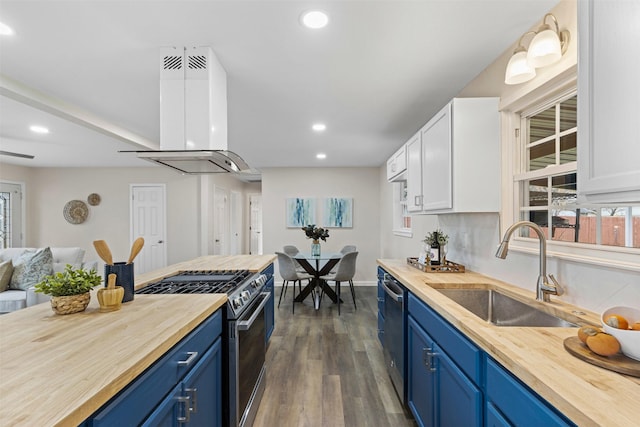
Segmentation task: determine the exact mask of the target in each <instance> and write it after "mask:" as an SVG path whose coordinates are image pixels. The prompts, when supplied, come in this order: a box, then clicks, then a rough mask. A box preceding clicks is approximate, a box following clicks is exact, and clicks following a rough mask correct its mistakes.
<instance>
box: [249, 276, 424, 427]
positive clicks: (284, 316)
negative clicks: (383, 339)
mask: <svg viewBox="0 0 640 427" xmlns="http://www.w3.org/2000/svg"><path fill="white" fill-rule="evenodd" d="M343 288H344V289H343V290H344V292H342V299H343V300H344V304H342V305H341V315H340V316H338V310H337V306H336V305H335V304H333V303H332V302H331V300H330V299H329V298H324V299H323V301H322V306H321V307H320V310H318V311H315V310H314V308H313V306H312V303H311V298H310V297H309V298H307V300H305V302H304V304H300V303H296V307H295V314H292V313H291V304H292V302H291V299H292V295H291V286H290V287H289V290H288V292H287V295H286V301H285V298H283V301H282V304H281V305H280V308H277V304H278V301H277V299H278V297H279V295H280V289H281V288H280V287H276V290H275V291H276V314H275V317H276V327H275V330H274V332H273V334H272V336H271V341H270V344H269V348H268V350H267V376H266V390H265V393H264V396H263V398H262V402H261V403H260V407H259V409H258V414H257V416H256V420H255V422H254V426H255V427H272V426H284V427H289V426H308V427H315V426H326V427H337V426H347V427H361V426H363V427H369V426H371V427H377V426H380V427H390V426H393V427H402V426H416V423H415V421H414V420H413V418H412V417H411V415H410V414H408V412H405V411H404V410H403V407H402V405H401V404H400V401H399V400H398V397H397V396H396V394H395V391H394V389H393V386H392V385H391V380H390V379H389V375H388V374H387V372H386V370H385V366H384V360H383V356H382V348H381V346H380V342H379V341H378V336H377V312H378V305H377V299H376V297H377V288H376V287H375V286H372V287H356V303H357V304H358V309H357V310H354V307H353V302H352V300H351V294H350V293H349V288H348V286H346V287H343Z"/></svg>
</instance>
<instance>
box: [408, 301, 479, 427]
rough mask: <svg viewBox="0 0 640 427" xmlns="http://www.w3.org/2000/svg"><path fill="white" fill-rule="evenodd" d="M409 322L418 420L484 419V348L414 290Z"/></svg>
mask: <svg viewBox="0 0 640 427" xmlns="http://www.w3.org/2000/svg"><path fill="white" fill-rule="evenodd" d="M407 325H408V326H407V327H408V344H407V347H408V355H407V356H408V359H407V362H408V386H407V400H408V405H409V409H410V410H411V412H412V413H413V415H414V417H415V419H416V422H417V423H418V425H420V426H423V427H432V426H465V427H466V426H469V427H472V426H481V425H483V410H482V408H483V394H482V391H481V389H480V386H479V384H480V375H481V362H482V352H481V351H480V350H479V349H478V348H477V347H475V346H474V345H473V344H471V343H470V342H469V341H468V340H467V339H466V338H464V337H463V336H462V335H461V334H459V333H458V332H457V331H455V330H454V329H452V328H451V326H450V325H449V324H447V323H446V322H445V321H444V320H443V319H441V318H440V317H439V316H438V315H437V314H436V313H435V312H433V311H432V310H431V309H430V308H429V307H428V306H427V305H426V304H424V303H423V302H422V301H420V300H418V299H417V298H416V297H415V296H414V295H413V294H409V319H408V323H407ZM436 336H437V337H438V338H435V337H436ZM454 360H455V362H454Z"/></svg>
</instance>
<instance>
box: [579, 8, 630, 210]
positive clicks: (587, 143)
mask: <svg viewBox="0 0 640 427" xmlns="http://www.w3.org/2000/svg"><path fill="white" fill-rule="evenodd" d="M578 29H579V32H578V36H579V43H578V48H579V49H580V50H579V55H578V58H579V59H578V60H579V64H578V65H579V73H578V135H579V136H578V137H579V144H578V192H579V194H580V196H581V197H583V198H586V199H587V200H588V201H592V202H599V203H621V202H639V201H640V132H639V131H638V119H639V118H640V85H639V84H638V76H640V54H639V49H640V48H639V46H640V2H638V1H619V2H613V1H593V0H590V1H579V2H578Z"/></svg>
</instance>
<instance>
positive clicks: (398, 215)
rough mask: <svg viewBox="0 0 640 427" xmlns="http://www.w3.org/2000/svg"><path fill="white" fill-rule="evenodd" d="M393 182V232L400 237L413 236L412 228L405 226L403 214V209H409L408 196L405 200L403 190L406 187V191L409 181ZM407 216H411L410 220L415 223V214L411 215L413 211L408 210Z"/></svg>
mask: <svg viewBox="0 0 640 427" xmlns="http://www.w3.org/2000/svg"><path fill="white" fill-rule="evenodd" d="M391 184H392V185H391V186H392V196H393V212H392V220H393V234H394V235H396V236H400V237H409V238H410V237H413V230H412V228H411V227H405V226H404V218H405V215H403V211H406V209H407V200H406V197H405V199H404V200H403V198H402V191H403V188H404V189H405V193H406V188H407V181H404V180H402V181H394V182H391ZM405 196H406V194H405ZM406 216H407V217H409V220H410V222H411V223H413V216H412V215H411V212H408V211H406Z"/></svg>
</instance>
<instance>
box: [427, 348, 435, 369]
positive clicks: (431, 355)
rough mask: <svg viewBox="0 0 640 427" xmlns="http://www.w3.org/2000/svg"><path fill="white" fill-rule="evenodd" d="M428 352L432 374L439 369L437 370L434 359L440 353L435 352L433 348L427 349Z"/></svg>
mask: <svg viewBox="0 0 640 427" xmlns="http://www.w3.org/2000/svg"><path fill="white" fill-rule="evenodd" d="M426 350H427V358H428V359H429V363H428V365H427V367H428V368H429V371H430V372H435V371H436V370H437V369H436V365H435V364H434V363H433V358H434V357H435V356H437V355H438V353H436V352H435V351H433V348H427V349H426Z"/></svg>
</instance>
